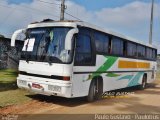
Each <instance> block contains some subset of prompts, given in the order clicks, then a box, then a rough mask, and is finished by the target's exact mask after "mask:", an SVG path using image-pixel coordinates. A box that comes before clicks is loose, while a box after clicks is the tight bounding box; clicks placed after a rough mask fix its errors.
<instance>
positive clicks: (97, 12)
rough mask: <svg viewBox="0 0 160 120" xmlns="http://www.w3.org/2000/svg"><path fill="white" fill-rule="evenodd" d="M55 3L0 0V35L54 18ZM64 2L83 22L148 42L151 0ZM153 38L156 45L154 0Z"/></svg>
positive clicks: (159, 17)
mask: <svg viewBox="0 0 160 120" xmlns="http://www.w3.org/2000/svg"><path fill="white" fill-rule="evenodd" d="M40 1H45V2H49V3H51V4H49V3H44V2H40ZM59 4H60V0H0V34H3V35H5V36H6V37H11V35H12V33H13V32H14V31H15V30H17V29H20V28H26V27H27V25H28V24H29V23H31V22H34V21H41V20H43V19H45V18H51V19H54V20H58V19H59V13H60V5H59ZM66 5H67V10H66V12H67V13H69V14H71V15H73V16H75V17H77V18H79V19H81V20H83V21H86V22H89V23H92V24H95V25H97V26H100V27H103V28H104V29H111V30H112V31H115V32H118V33H121V34H123V35H127V36H130V37H133V38H135V39H138V40H140V41H142V42H145V43H148V38H149V21H150V10H151V0H66ZM65 18H66V19H75V18H72V17H71V16H68V15H65ZM153 41H154V44H156V45H160V0H155V10H154V31H153Z"/></svg>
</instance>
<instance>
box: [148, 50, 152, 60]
mask: <svg viewBox="0 0 160 120" xmlns="http://www.w3.org/2000/svg"><path fill="white" fill-rule="evenodd" d="M147 59H152V49H151V48H147Z"/></svg>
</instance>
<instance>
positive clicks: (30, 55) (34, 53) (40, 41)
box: [21, 27, 71, 63]
mask: <svg viewBox="0 0 160 120" xmlns="http://www.w3.org/2000/svg"><path fill="white" fill-rule="evenodd" d="M70 29H71V28H62V27H59V28H58V27H57V28H34V29H28V31H27V32H26V40H25V42H24V47H23V50H22V55H21V59H22V60H26V61H39V62H50V63H68V62H70V60H71V58H68V59H67V60H66V59H64V54H65V53H66V51H65V38H66V35H67V33H68V31H69V30H70ZM67 54H69V56H71V55H70V54H71V52H70V51H67Z"/></svg>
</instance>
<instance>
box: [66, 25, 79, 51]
mask: <svg viewBox="0 0 160 120" xmlns="http://www.w3.org/2000/svg"><path fill="white" fill-rule="evenodd" d="M78 32H79V30H78V28H73V29H71V30H70V31H69V32H68V33H67V36H66V39H65V50H71V49H72V38H73V35H74V34H76V33H78Z"/></svg>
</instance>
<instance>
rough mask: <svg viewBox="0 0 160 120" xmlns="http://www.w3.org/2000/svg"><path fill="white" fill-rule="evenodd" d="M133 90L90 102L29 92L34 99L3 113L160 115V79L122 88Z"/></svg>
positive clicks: (0, 111)
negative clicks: (144, 84) (146, 84)
mask: <svg viewBox="0 0 160 120" xmlns="http://www.w3.org/2000/svg"><path fill="white" fill-rule="evenodd" d="M126 91H127V92H132V93H134V94H129V95H126V96H125V97H124V96H121V97H117V96H116V97H114V98H105V99H102V100H99V101H96V102H92V103H88V102H86V100H85V98H74V99H66V98H61V97H54V96H43V95H28V96H27V97H30V98H32V99H33V100H32V101H30V102H27V103H24V104H21V105H14V106H8V107H5V108H0V113H1V114H137V113H138V114H151V113H154V114H160V82H155V83H152V84H149V86H148V87H147V89H145V90H138V89H137V88H136V87H133V88H127V89H123V90H121V92H126Z"/></svg>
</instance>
